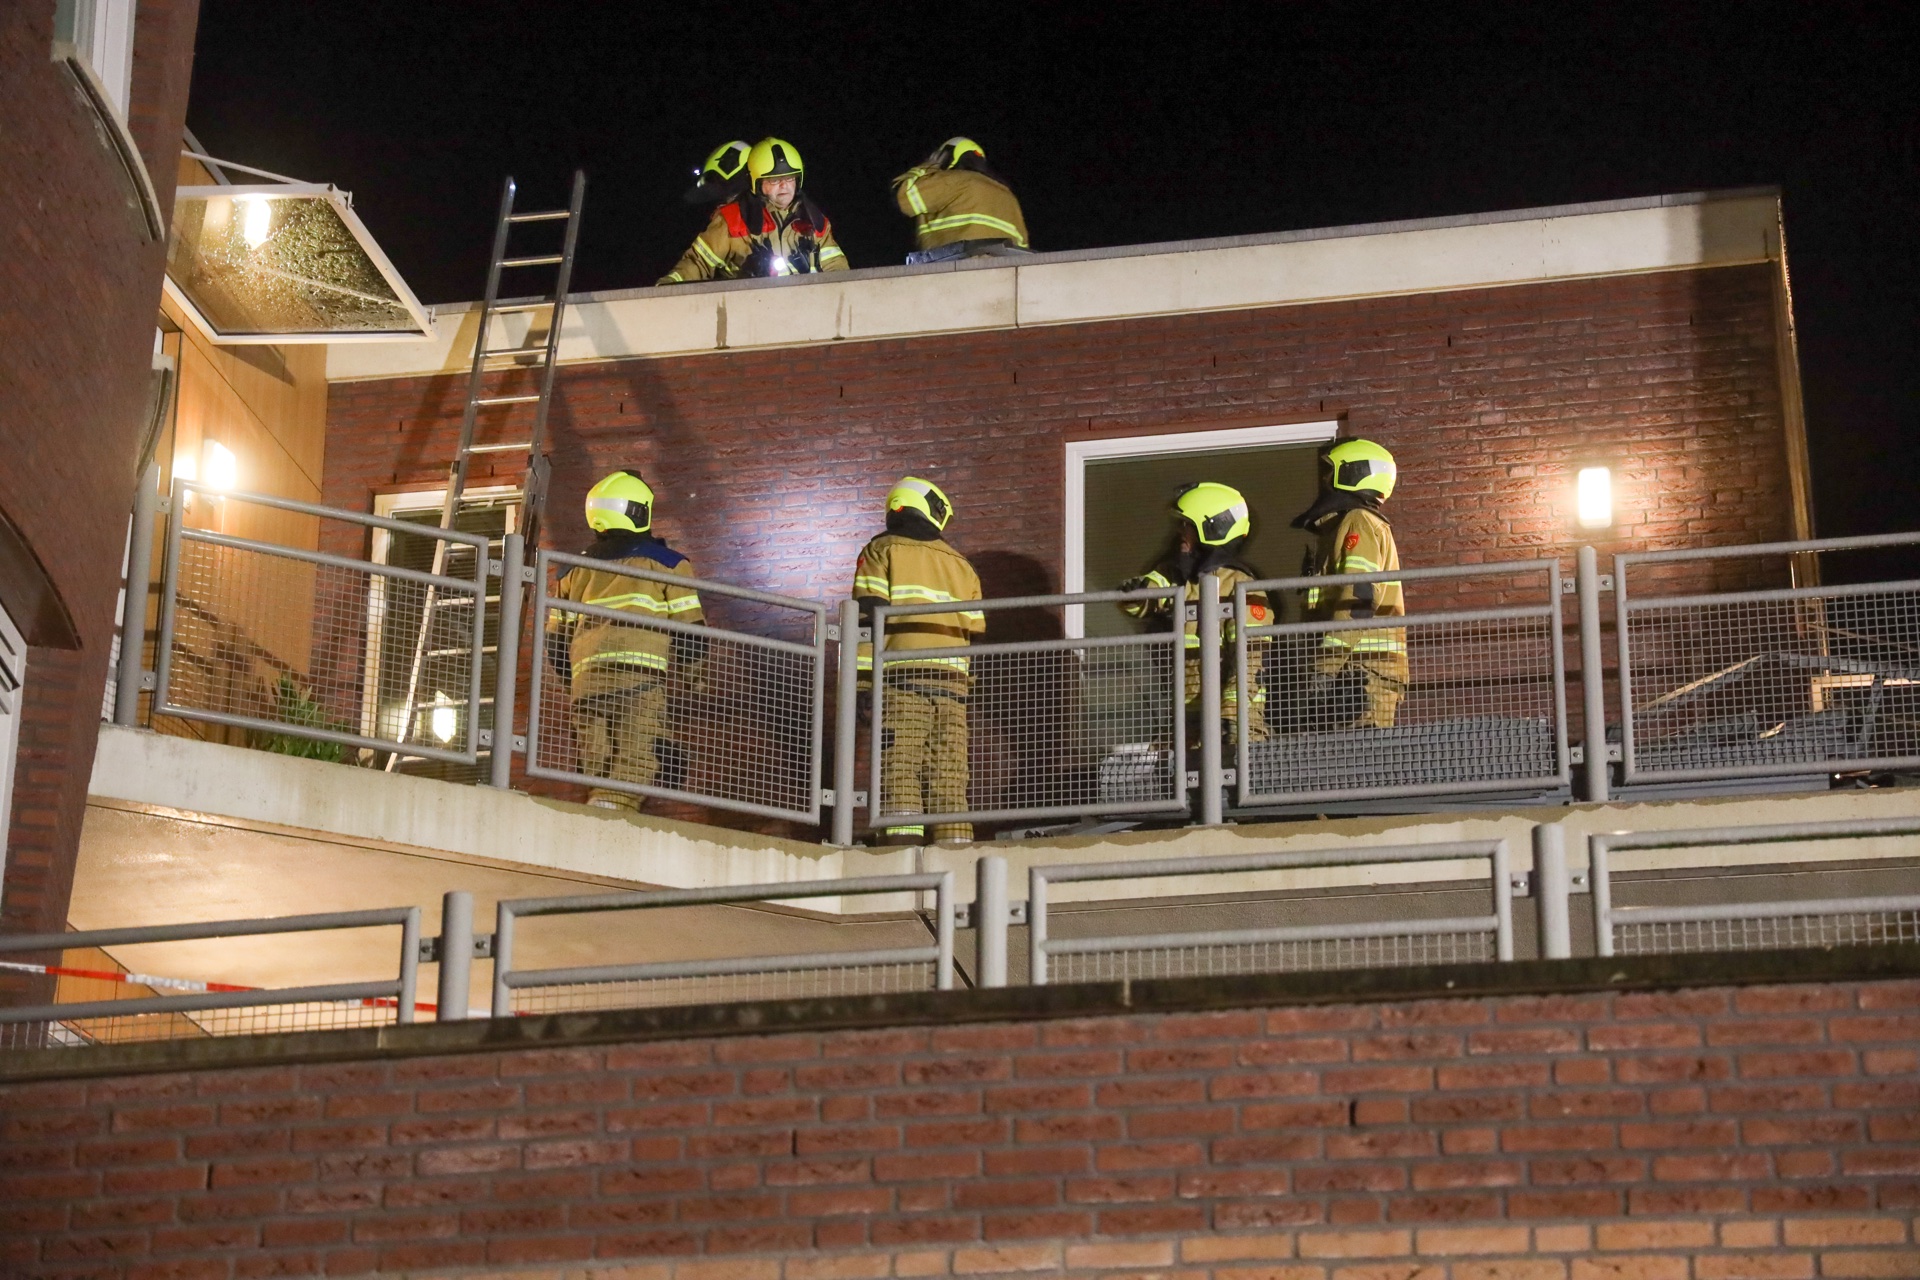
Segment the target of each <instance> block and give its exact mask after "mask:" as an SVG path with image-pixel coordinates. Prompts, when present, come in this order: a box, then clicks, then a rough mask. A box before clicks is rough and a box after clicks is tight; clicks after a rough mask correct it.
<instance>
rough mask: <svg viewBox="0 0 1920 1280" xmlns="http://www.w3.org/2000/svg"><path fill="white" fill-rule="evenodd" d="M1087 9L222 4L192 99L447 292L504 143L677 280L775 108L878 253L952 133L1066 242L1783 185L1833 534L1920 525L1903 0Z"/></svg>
mask: <svg viewBox="0 0 1920 1280" xmlns="http://www.w3.org/2000/svg"><path fill="white" fill-rule="evenodd" d="M1066 8H1067V6H1050V5H1032V4H1029V5H1021V6H1006V7H1004V8H1001V7H997V6H994V5H991V4H986V5H981V4H975V5H967V6H925V5H909V4H894V5H859V4H838V5H835V4H827V3H820V2H818V0H816V2H815V3H812V4H808V5H804V6H801V5H786V4H771V3H759V4H752V3H749V4H732V5H713V4H682V5H667V4H658V3H655V4H645V5H639V4H628V3H618V4H615V3H598V4H596V3H585V4H569V5H549V4H537V3H524V2H523V3H516V4H506V3H497V2H495V0H464V2H463V3H460V4H447V3H437V4H419V3H407V2H406V0H388V3H384V4H363V3H348V2H346V0H339V2H334V3H315V2H313V0H298V2H292V3H289V2H286V0H276V2H269V3H260V2H259V0H203V2H202V5H201V18H200V39H199V50H198V61H197V63H196V66H195V71H194V81H193V100H192V105H191V109H190V113H189V119H190V124H191V126H192V128H193V129H194V131H195V132H196V133H197V134H198V135H199V137H200V139H201V141H202V142H203V143H205V144H206V145H207V146H208V147H210V148H211V149H212V150H213V151H214V152H215V153H216V154H218V155H221V156H223V157H227V158H230V159H233V160H237V161H240V162H243V163H248V164H254V165H259V166H261V167H264V168H267V169H272V170H275V171H278V172H281V173H288V174H292V175H294V176H297V177H301V178H307V179H314V180H322V181H330V182H334V183H336V184H338V185H340V186H342V187H345V188H347V189H349V190H351V191H353V192H354V193H355V204H356V208H358V210H359V211H360V213H361V216H362V217H363V218H364V219H365V221H366V222H367V224H368V226H369V227H370V228H371V229H372V231H373V233H374V235H375V236H376V237H377V238H378V239H379V241H380V243H381V245H382V246H383V247H384V248H385V249H386V250H387V252H388V253H389V254H390V255H391V257H392V258H393V260H394V262H395V264H396V265H397V266H398V267H399V269H400V271H401V273H402V274H403V275H404V276H405V277H406V278H407V280H408V282H409V283H410V284H412V286H413V287H414V289H415V291H416V292H417V293H418V294H419V295H420V297H421V298H422V299H423V300H424V301H428V302H440V301H454V300H461V299H469V298H474V297H477V296H478V295H479V293H480V292H481V287H482V284H483V282H484V264H485V257H486V246H487V243H488V241H489V237H490V235H491V223H492V217H493V211H494V207H495V203H496V201H497V200H498V194H499V183H500V179H501V177H502V176H503V175H505V174H507V173H509V172H511V173H513V174H515V175H516V176H517V177H518V178H519V179H520V181H521V186H522V190H523V191H525V192H527V193H528V194H529V196H530V197H531V199H532V200H533V201H535V202H537V203H539V204H541V205H543V206H544V205H546V204H548V203H551V204H559V203H562V202H563V196H564V190H565V183H566V179H567V177H568V175H569V173H570V171H571V170H572V169H573V168H574V167H575V166H581V167H584V168H585V169H586V170H587V174H588V180H589V185H588V190H587V209H586V216H585V219H584V221H583V223H582V231H581V257H580V262H579V266H578V268H577V272H576V276H575V287H576V288H579V289H605V288H620V287H628V286H633V285H640V284H645V283H648V282H650V281H652V280H653V279H654V278H655V277H656V276H658V275H659V274H660V273H662V272H663V271H665V270H666V269H667V267H668V266H670V265H671V264H672V262H673V260H674V259H675V258H676V257H677V256H678V254H679V252H680V250H681V249H683V248H684V247H685V246H686V244H687V242H688V241H689V240H690V239H691V238H692V236H693V234H694V233H695V232H696V231H697V230H698V229H699V227H700V226H701V225H702V222H703V215H702V214H701V213H700V212H699V211H698V210H695V209H691V208H689V207H688V206H686V205H684V204H682V203H681V202H680V200H679V198H678V197H679V192H680V190H681V189H682V187H683V186H684V185H685V183H686V181H687V172H688V170H689V168H690V167H691V166H692V165H693V164H695V163H697V162H698V160H699V159H700V158H701V157H702V156H703V155H705V153H706V152H707V150H708V149H710V148H711V147H712V146H713V145H715V144H717V143H718V142H720V141H722V140H724V139H726V138H729V137H734V136H739V137H743V138H746V139H748V140H752V139H754V138H757V137H760V136H763V135H764V134H767V133H776V134H778V135H780V136H782V137H785V138H788V139H790V140H791V141H792V142H794V143H795V145H797V146H798V147H799V148H800V150H801V151H802V153H803V154H804V156H805V157H806V160H807V163H808V174H809V176H808V186H807V189H808V192H809V193H810V194H811V195H813V196H814V197H815V198H816V199H817V200H818V201H819V202H820V204H821V205H822V206H823V207H824V208H825V209H826V210H827V211H828V212H829V213H830V214H832V216H833V218H834V222H835V225H836V229H837V234H838V236H839V239H840V242H841V244H842V245H843V246H844V247H845V248H846V250H847V253H848V255H849V257H850V258H851V260H852V261H853V263H854V265H855V266H864V265H876V266H877V265H885V264H891V263H896V262H898V261H900V259H901V257H902V255H903V254H904V253H905V252H906V250H907V249H908V248H910V247H911V235H910V231H909V228H908V224H907V222H906V220H905V219H903V218H901V217H899V216H898V215H897V214H896V213H895V212H894V210H893V207H892V203H891V198H890V196H889V193H888V190H887V180H888V178H890V177H891V176H892V175H893V174H895V173H897V172H899V171H901V170H902V169H904V168H906V167H907V166H908V165H909V164H911V163H913V162H914V161H915V160H916V159H918V158H919V157H920V156H922V155H924V154H925V153H926V152H927V151H928V150H930V149H931V148H932V146H933V145H934V144H936V143H938V142H939V141H940V140H941V139H942V138H944V137H946V136H948V135H949V134H953V133H967V134H970V135H972V136H974V137H976V138H978V139H979V140H980V141H981V142H982V143H983V144H984V145H985V146H986V148H987V151H988V154H989V156H990V158H991V160H992V163H993V164H994V166H995V167H996V168H997V169H999V170H1000V171H1001V172H1002V173H1003V174H1004V175H1006V176H1007V178H1008V179H1009V181H1011V182H1012V184H1013V186H1014V188H1015V190H1016V191H1017V192H1018V193H1019V195H1020V197H1021V201H1022V203H1023V205H1024V206H1025V209H1026V213H1027V219H1028V222H1029V224H1030V225H1031V228H1032V232H1033V236H1034V243H1035V246H1036V247H1037V248H1040V249H1043V250H1045V249H1077V248H1087V247H1092V246H1099V245H1117V244H1134V243H1143V242H1150V241H1156V240H1177V239H1187V238H1200V237H1208V236H1226V235H1237V234H1244V233H1250V232H1264V231H1279V230H1287V229H1293V228H1303V227H1321V226H1338V225H1342V224H1348V223H1358V222H1371V221H1377V220H1382V219H1394V218H1418V217H1429V216H1436V215H1443V214H1456V213H1473V212H1480V211H1486V210H1494V209H1507V208H1520V207H1526V206H1532V205H1548V204H1560V203H1566V202H1571V201H1582V200H1604V199H1614V198H1619V197H1627V196H1643V195H1652V194H1658V193H1663V192H1671V191H1687V190H1697V189H1702V188H1714V187H1733V186H1746V185H1758V184H1774V185H1778V186H1779V187H1781V188H1782V189H1783V191H1784V193H1785V200H1786V215H1787V235H1788V250H1789V255H1790V263H1791V268H1792V271H1793V283H1794V289H1795V295H1796V297H1795V301H1796V309H1797V316H1798V319H1799V323H1800V329H1801V360H1802V368H1803V371H1804V377H1805V384H1806V397H1807V411H1808V419H1809V423H1810V434H1811V438H1812V446H1813V466H1814V476H1815V485H1816V503H1817V519H1818V524H1819V530H1820V532H1821V533H1823V534H1845V533H1860V532H1873V531H1881V530H1892V529H1903V528H1916V527H1920V479H1917V478H1916V477H1915V476H1914V474H1913V472H1914V470H1915V466H1916V460H1915V457H1914V454H1913V452H1912V451H1911V450H1909V449H1908V448H1907V447H1905V446H1906V445H1907V442H1908V441H1909V440H1911V439H1912V438H1913V437H1914V434H1915V430H1916V428H1917V427H1920V412H1917V411H1916V395H1917V393H1920V368H1917V367H1916V361H1915V340H1916V337H1920V324H1916V321H1917V320H1920V301H1916V289H1920V228H1917V227H1916V217H1915V215H1916V211H1920V179H1916V174H1915V160H1916V154H1915V100H1916V91H1915V89H1914V87H1913V86H1914V83H1915V81H1916V79H1920V65H1916V63H1920V59H1917V58H1916V56H1915V53H1916V43H1915V39H1914V37H1913V35H1912V34H1911V32H1910V31H1909V29H1908V23H1906V22H1905V21H1903V18H1904V17H1905V9H1904V7H1903V6H1899V5H1886V6H1870V5H1854V6H1840V5H1821V4H1798V5H1777V6H1776V5H1765V4H1738V3H1735V4H1715V5H1710V6H1708V5H1701V6H1688V5H1681V4H1669V5H1663V6H1644V7H1640V6H1627V5H1592V6H1579V5H1540V4H1533V5H1527V6H1518V5H1515V6H1506V5H1496V4H1479V5H1458V6H1449V5H1436V4H1427V5H1420V6H1414V5H1407V6H1393V5H1361V4H1343V5H1313V4H1292V5H1282V4H1277V3H1273V4H1266V5H1258V6H1254V5H1249V6H1246V7H1229V6H1223V5H1209V4H1188V5H1134V4H1117V3H1116V4H1108V5H1104V6H1098V7H1096V6H1087V7H1086V8H1085V10H1084V11H1082V12H1083V13H1084V16H1080V17H1065V16H1060V14H1061V12H1062V11H1063V10H1065V9H1066ZM949 15H950V18H949ZM1542 23H1550V24H1551V25H1541V24H1542ZM1914 25H1916V26H1920V24H1914Z"/></svg>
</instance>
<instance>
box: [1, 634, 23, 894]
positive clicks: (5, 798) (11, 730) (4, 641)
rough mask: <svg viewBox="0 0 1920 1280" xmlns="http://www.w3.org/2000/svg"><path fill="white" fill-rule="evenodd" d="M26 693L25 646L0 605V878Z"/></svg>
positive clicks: (4, 866)
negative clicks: (21, 712) (21, 711)
mask: <svg viewBox="0 0 1920 1280" xmlns="http://www.w3.org/2000/svg"><path fill="white" fill-rule="evenodd" d="M26 692H27V642H26V638H25V637H24V636H22V635H21V634H20V629H19V628H18V627H16V626H14V625H13V619H12V618H10V617H8V616H7V610H6V607H5V606H4V605H0V877H3V876H5V874H6V870H7V836H8V834H9V833H10V832H11V831H12V829H13V771H14V768H15V766H16V765H17V764H18V763H19V758H20V752H19V746H20V702H21V699H22V698H24V697H25V696H26Z"/></svg>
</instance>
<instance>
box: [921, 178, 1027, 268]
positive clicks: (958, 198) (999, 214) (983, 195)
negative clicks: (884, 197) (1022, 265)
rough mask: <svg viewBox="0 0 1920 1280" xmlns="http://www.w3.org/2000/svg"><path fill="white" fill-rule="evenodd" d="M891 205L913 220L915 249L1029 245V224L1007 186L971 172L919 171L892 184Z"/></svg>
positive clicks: (1018, 202) (1021, 246)
mask: <svg viewBox="0 0 1920 1280" xmlns="http://www.w3.org/2000/svg"><path fill="white" fill-rule="evenodd" d="M893 202H894V203H895V204H896V205H898V206H899V207H900V212H901V213H904V214H906V215H907V216H908V217H910V218H912V219H913V220H914V226H913V231H914V238H915V240H916V242H917V244H916V247H917V248H919V249H922V250H926V249H938V248H939V247H940V246H942V245H947V244H953V243H954V242H956V241H959V240H1005V241H1006V242H1007V243H1008V244H1010V245H1012V246H1013V247H1015V248H1016V249H1025V248H1027V247H1028V245H1027V219H1026V217H1025V215H1023V214H1022V213H1021V212H1020V201H1019V200H1018V199H1017V198H1015V196H1014V194H1013V192H1012V191H1011V190H1009V189H1008V188H1007V186H1006V184H1004V183H1002V182H999V181H997V180H995V179H993V178H991V177H988V176H987V175H986V174H984V173H976V172H974V171H973V170H970V169H939V168H934V167H933V166H931V165H925V164H922V165H916V166H915V167H913V168H911V169H909V170H907V171H906V172H905V173H903V174H901V175H900V176H899V177H897V178H895V179H894V180H893Z"/></svg>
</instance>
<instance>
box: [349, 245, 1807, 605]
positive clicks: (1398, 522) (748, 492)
mask: <svg viewBox="0 0 1920 1280" xmlns="http://www.w3.org/2000/svg"><path fill="white" fill-rule="evenodd" d="M1772 307H1773V299H1772V285H1771V276H1770V273H1769V270H1768V268H1766V267H1764V266H1756V267H1742V268H1723V269H1716V270H1705V271H1682V272H1669V273H1663V274H1656V275H1644V276H1632V277H1624V278H1616V279H1607V280H1592V281H1571V282H1566V283H1559V284H1552V285H1540V286H1527V287H1520V288H1509V289H1487V290H1477V291H1468V292H1461V293H1449V294H1438V295H1426V296H1420V297H1412V298H1382V299H1372V300H1367V301H1360V302H1349V303H1329V304H1320V305H1313V306H1298V307H1282V308H1273V309H1265V310H1255V311H1239V312H1228V313H1217V314H1202V315H1187V316H1171V317H1155V318H1149V319H1141V320H1129V321H1117V322H1110V323H1102V324H1089V325H1074V326H1064V327H1060V328H1042V329H1031V330H1024V331H1018V332H1003V333H982V334H965V335H957V336H950V337H937V338H916V339H907V340H900V341H891V342H862V343H850V344H844V345H830V346H815V347H807V348H797V349H791V350H779V351H761V352H741V353H730V354H710V355H703V356H697V357H687V358H681V359H650V360H629V361H622V362H616V363H610V364H601V365H590V366H579V367H573V368H567V369H563V370H562V371H561V372H560V374H559V377H558V381H557V391H556V404H555V408H554V414H553V447H554V493H555V495H556V497H555V500H554V502H553V503H552V507H551V511H550V523H549V529H550V531H551V536H550V537H549V538H548V539H547V542H548V544H549V545H553V546H560V547H563V548H567V549H572V548H574V547H576V546H577V545H578V544H580V543H582V542H584V541H585V532H584V526H583V523H582V520H581V516H580V509H579V501H578V499H579V497H580V495H581V494H582V493H583V492H584V490H585V489H586V487H587V486H588V485H590V484H591V483H592V482H593V480H594V479H596V478H598V476H599V475H600V474H603V473H604V472H606V471H608V470H611V469H613V468H615V467H618V466H622V465H628V464H635V463H637V464H638V465H640V466H641V467H642V468H643V469H644V470H645V472H646V474H647V475H648V477H649V478H650V479H651V480H652V481H653V482H654V484H655V487H656V488H657V489H659V490H660V492H661V495H662V496H661V500H660V504H659V506H660V516H661V524H662V527H663V528H664V529H665V530H667V531H668V532H669V534H671V535H673V536H674V537H675V540H676V542H677V544H679V545H682V546H683V547H685V548H686V549H687V550H689V551H690V552H691V554H692V555H693V557H694V560H695V562H696V564H697V565H698V566H699V567H700V568H701V570H702V572H703V573H705V574H707V575H708V576H712V577H717V578H721V579H726V580H735V581H742V582H745V583H748V584H751V585H755V586H762V587H768V588H772V589H775V590H783V591H788V592H792V593H795V594H799V595H806V596H819V595H823V594H831V595H839V594H840V593H842V592H844V591H845V590H846V589H847V585H848V579H850V577H851V565H852V561H853V556H854V553H855V552H856V550H857V549H858V547H859V545H860V543H861V542H862V541H863V540H864V539H865V538H866V537H868V536H870V535H871V534H872V533H873V532H874V531H875V529H876V527H877V525H878V520H877V515H876V513H877V512H878V510H879V506H880V502H881V499H882V497H883V496H884V494H885V492H886V489H887V487H888V486H889V485H890V484H891V483H892V481H893V480H894V479H895V478H897V477H898V476H899V475H901V474H903V473H907V472H915V473H920V474H926V475H931V476H933V477H934V478H936V479H938V480H939V481H940V482H941V483H942V484H943V485H944V486H945V487H946V488H947V490H948V491H949V493H951V494H952V496H953V497H954V500H955V502H956V503H957V504H958V516H957V518H956V520H955V523H954V526H953V529H952V531H951V532H952V534H953V537H954V541H955V542H956V543H957V544H958V545H959V546H961V547H962V549H964V550H965V551H967V552H968V553H969V554H971V555H973V556H974V557H975V558H976V560H977V561H978V562H979V563H980V567H981V569H982V576H983V578H985V579H986V586H987V589H988V593H989V594H1020V593H1025V592H1028V591H1035V590H1057V589H1058V584H1059V580H1060V572H1061V567H1060V566H1061V556H1062V549H1061V538H1062V530H1061V512H1060V509H1059V501H1060V493H1061V485H1062V479H1061V467H1062V460H1063V456H1064V455H1063V451H1062V445H1063V443H1064V442H1066V441H1069V440H1074V439H1087V438H1092V437H1097V436H1102V435H1114V434H1120V435H1124V434H1149V433H1154V432H1161V431H1174V430H1183V429H1188V428H1205V427H1217V426H1238V425H1248V424H1250V423H1256V422H1264V423H1273V422H1288V421H1304V420H1323V419H1329V418H1339V419H1342V420H1343V421H1344V423H1345V429H1346V431H1347V432H1348V433H1350V434H1358V435H1366V436H1369V437H1372V438H1374V439H1377V440H1380V441H1381V442H1382V443H1384V444H1386V445H1387V446H1388V447H1390V448H1391V449H1393V450H1394V452H1395V453H1396V454H1397V455H1398V458H1399V461H1400V464H1401V475H1402V480H1401V486H1400V487H1401V492H1400V495H1399V496H1397V497H1396V498H1395V499H1394V500H1393V502H1392V503H1391V504H1390V507H1389V512H1390V514H1391V515H1392V516H1393V518H1394V525H1395V529H1396V531H1397V532H1398V535H1399V540H1400V543H1401V551H1402V557H1403V559H1404V560H1405V561H1406V562H1407V563H1409V564H1437V563H1448V562H1458V561H1461V560H1467V561H1471V560H1475V559H1498V558H1503V557H1510V556H1512V555H1514V554H1516V553H1519V554H1524V555H1533V554H1538V553H1540V552H1543V551H1546V552H1557V553H1559V554H1561V555H1566V556H1570V555H1571V549H1572V547H1573V545H1574V544H1575V539H1574V537H1573V519H1572V510H1571V504H1572V468H1573V466H1575V465H1576V464H1577V463H1578V462H1580V461H1582V460H1604V461H1609V462H1612V463H1614V464H1615V465H1616V467H1617V474H1618V476H1619V482H1618V487H1619V489H1620V507H1621V510H1622V511H1623V512H1624V513H1626V515H1627V517H1628V519H1629V521H1630V523H1629V524H1628V525H1627V526H1626V527H1625V528H1623V529H1622V530H1621V531H1620V532H1621V535H1622V538H1621V544H1620V545H1621V546H1622V547H1623V548H1624V547H1626V546H1632V547H1635V548H1638V547H1643V546H1675V545H1686V544H1696V543H1699V542H1703V541H1705V542H1719V543H1737V542H1744V541H1753V540H1759V539H1766V538H1776V537H1784V536H1787V533H1788V525H1787V520H1788V515H1787V512H1788V508H1789V505H1790V504H1789V503H1788V500H1787V497H1788V491H1787V478H1786V477H1787V470H1786V454H1785V448H1784V443H1783V435H1782V427H1781V417H1780V405H1779V387H1778V378H1777V372H1776V367H1775V364H1774V328H1773V315H1772ZM510 376H512V377H524V375H510ZM464 385H465V383H464V379H463V378H454V377H442V378H431V379H425V378H416V379H400V380H390V381H381V382H363V383H344V384H336V385H335V386H334V387H333V388H332V391H331V395H330V398H329V403H328V422H329V439H328V446H327V479H326V485H325V489H326V497H325V501H326V502H328V503H330V504H334V505H338V506H344V507H350V508H355V509H360V510H365V509H367V508H368V507H369V505H370V502H371V499H372V495H373V494H374V493H376V492H381V491H390V490H397V489H407V488H426V487H436V486H438V484H440V483H441V482H442V480H443V477H444V474H445V468H446V465H447V462H448V461H449V460H450V458H451V456H452V451H453V447H454V441H455V439H456V437H457V434H458V428H459V418H460V410H461V396H462V394H463V391H464ZM502 385H503V386H504V385H512V384H510V383H503V384H502ZM500 412H504V411H500ZM484 431H485V429H484V428H483V432H484ZM509 431H510V428H507V427H505V426H500V427H496V428H494V429H493V432H494V434H493V435H492V437H491V438H501V439H507V438H512V437H511V436H510V435H509V434H508V432H509ZM497 465H501V466H502V467H503V470H504V469H506V468H507V467H508V466H509V465H510V464H505V463H501V464H497ZM509 473H510V474H517V473H511V472H509ZM1286 568H1291V566H1272V567H1270V569H1269V571H1274V572H1277V571H1281V570H1283V569H1286Z"/></svg>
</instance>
